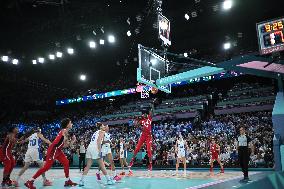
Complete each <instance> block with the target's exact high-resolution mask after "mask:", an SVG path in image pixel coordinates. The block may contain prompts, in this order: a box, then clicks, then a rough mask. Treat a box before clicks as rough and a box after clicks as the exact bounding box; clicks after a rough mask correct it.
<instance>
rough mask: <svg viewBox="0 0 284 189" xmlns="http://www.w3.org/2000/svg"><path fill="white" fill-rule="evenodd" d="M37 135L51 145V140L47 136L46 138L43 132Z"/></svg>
mask: <svg viewBox="0 0 284 189" xmlns="http://www.w3.org/2000/svg"><path fill="white" fill-rule="evenodd" d="M37 136H38V137H39V138H40V139H41V140H42V141H43V142H45V143H46V144H48V145H51V142H50V140H48V139H47V138H45V137H44V136H43V135H42V134H41V133H38V134H37Z"/></svg>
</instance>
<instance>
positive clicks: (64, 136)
mask: <svg viewBox="0 0 284 189" xmlns="http://www.w3.org/2000/svg"><path fill="white" fill-rule="evenodd" d="M70 129H72V122H71V120H70V119H69V118H65V119H63V120H62V121H61V131H60V132H59V133H58V135H57V136H56V138H55V140H54V141H53V142H52V144H51V145H50V146H49V147H48V149H47V153H46V158H45V161H46V162H45V164H44V166H43V167H42V168H40V169H39V170H38V171H37V172H36V174H34V176H33V177H32V178H31V179H30V180H28V181H27V182H26V183H25V186H26V187H27V188H30V189H36V187H35V186H34V181H35V180H36V179H37V178H38V177H39V176H40V175H42V174H43V173H45V172H46V171H48V170H49V169H50V168H51V166H52V164H53V163H54V161H55V160H58V161H59V162H60V163H61V164H62V165H63V167H64V173H65V177H66V181H65V184H64V186H65V187H67V186H76V185H77V183H74V182H72V181H71V180H70V178H69V160H68V159H67V157H66V156H65V154H64V153H63V151H62V148H63V147H67V146H69V145H72V144H73V143H74V142H75V141H76V137H75V136H73V137H72V140H71V142H70V140H69V139H68V132H69V130H70Z"/></svg>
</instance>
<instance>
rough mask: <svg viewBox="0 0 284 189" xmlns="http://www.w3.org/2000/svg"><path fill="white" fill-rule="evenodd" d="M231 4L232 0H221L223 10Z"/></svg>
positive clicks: (229, 7) (227, 8)
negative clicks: (222, 0)
mask: <svg viewBox="0 0 284 189" xmlns="http://www.w3.org/2000/svg"><path fill="white" fill-rule="evenodd" d="M232 6H233V1H232V0H226V1H224V2H223V9H224V10H229V9H231V8H232Z"/></svg>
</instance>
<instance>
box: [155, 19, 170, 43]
mask: <svg viewBox="0 0 284 189" xmlns="http://www.w3.org/2000/svg"><path fill="white" fill-rule="evenodd" d="M158 22H159V37H160V39H161V40H162V41H163V42H164V44H165V45H171V41H170V32H171V23H170V21H169V20H168V19H167V18H166V17H165V16H163V15H162V14H159V16H158Z"/></svg>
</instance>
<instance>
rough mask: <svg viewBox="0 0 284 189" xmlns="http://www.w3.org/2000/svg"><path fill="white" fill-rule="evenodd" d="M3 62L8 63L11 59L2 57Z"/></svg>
mask: <svg viewBox="0 0 284 189" xmlns="http://www.w3.org/2000/svg"><path fill="white" fill-rule="evenodd" d="M1 60H2V61H3V62H8V60H9V57H8V56H2V57H1Z"/></svg>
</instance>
